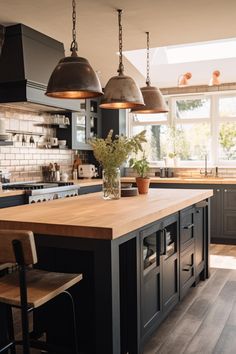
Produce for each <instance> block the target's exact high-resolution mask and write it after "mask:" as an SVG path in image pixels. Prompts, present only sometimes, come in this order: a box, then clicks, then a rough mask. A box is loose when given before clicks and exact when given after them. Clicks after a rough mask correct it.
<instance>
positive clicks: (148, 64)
mask: <svg viewBox="0 0 236 354" xmlns="http://www.w3.org/2000/svg"><path fill="white" fill-rule="evenodd" d="M146 35H147V78H146V85H147V86H150V84H151V82H150V76H149V71H150V62H149V61H150V53H149V51H150V48H149V32H146Z"/></svg>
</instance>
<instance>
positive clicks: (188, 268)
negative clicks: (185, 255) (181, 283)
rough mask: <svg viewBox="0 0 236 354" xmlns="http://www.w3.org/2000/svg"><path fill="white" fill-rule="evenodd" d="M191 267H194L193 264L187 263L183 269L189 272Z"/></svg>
mask: <svg viewBox="0 0 236 354" xmlns="http://www.w3.org/2000/svg"><path fill="white" fill-rule="evenodd" d="M191 269H192V265H191V264H186V265H185V268H183V269H182V270H183V271H184V272H189V271H190V270H191Z"/></svg>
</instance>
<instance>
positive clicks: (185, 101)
mask: <svg viewBox="0 0 236 354" xmlns="http://www.w3.org/2000/svg"><path fill="white" fill-rule="evenodd" d="M168 105H169V108H170V111H169V113H166V114H160V115H158V114H156V115H155V114H150V115H145V114H143V115H136V116H133V115H131V114H130V132H131V134H136V133H138V132H140V131H141V130H143V129H146V130H147V140H148V142H147V143H146V146H145V152H146V154H147V156H148V159H149V161H151V162H160V161H163V159H164V158H165V157H175V156H178V157H179V159H180V166H181V165H182V166H202V164H203V161H204V159H205V155H207V157H208V160H209V162H210V164H212V165H229V164H230V163H231V164H232V163H233V162H235V160H236V94H235V93H233V94H231V95H228V94H226V93H214V94H211V93H207V94H206V95H203V94H199V95H194V96H190V95H188V96H186V95H185V96H184V95H182V96H178V97H174V96H172V97H169V98H168Z"/></svg>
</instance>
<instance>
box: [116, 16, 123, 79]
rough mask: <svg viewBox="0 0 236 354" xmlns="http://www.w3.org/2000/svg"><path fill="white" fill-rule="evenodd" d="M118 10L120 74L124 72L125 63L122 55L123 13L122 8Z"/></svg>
mask: <svg viewBox="0 0 236 354" xmlns="http://www.w3.org/2000/svg"><path fill="white" fill-rule="evenodd" d="M117 11H118V23H119V69H118V70H117V72H118V73H119V75H123V74H124V65H123V56H122V49H123V43H122V25H121V13H122V10H117Z"/></svg>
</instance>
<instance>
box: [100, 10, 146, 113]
mask: <svg viewBox="0 0 236 354" xmlns="http://www.w3.org/2000/svg"><path fill="white" fill-rule="evenodd" d="M117 12H118V23H119V68H118V70H117V72H118V76H113V77H112V78H111V79H110V80H109V81H108V83H107V84H106V87H105V89H104V96H103V97H102V99H101V104H100V107H101V108H107V109H122V108H124V109H125V108H134V107H136V106H140V105H142V106H143V105H144V102H143V97H142V94H141V91H140V89H139V87H138V86H137V85H136V83H135V81H134V80H133V79H132V78H131V77H129V76H126V75H124V65H123V57H122V26H121V13H122V10H117Z"/></svg>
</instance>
